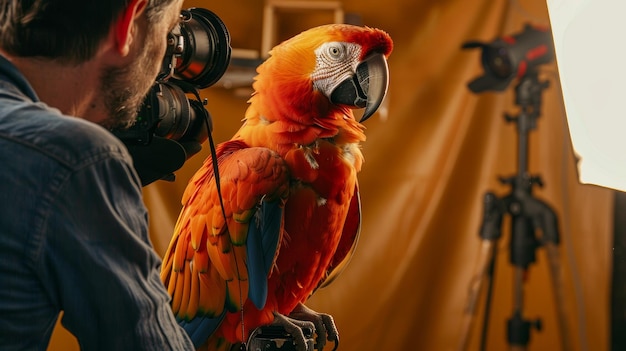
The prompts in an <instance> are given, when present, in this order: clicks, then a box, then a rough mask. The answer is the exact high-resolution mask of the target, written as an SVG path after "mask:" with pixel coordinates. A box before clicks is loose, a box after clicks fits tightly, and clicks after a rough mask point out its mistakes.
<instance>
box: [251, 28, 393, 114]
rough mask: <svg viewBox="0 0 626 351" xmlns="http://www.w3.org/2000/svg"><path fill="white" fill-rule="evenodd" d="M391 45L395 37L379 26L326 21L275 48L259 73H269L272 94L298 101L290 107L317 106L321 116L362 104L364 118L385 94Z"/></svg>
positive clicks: (309, 109) (283, 98) (316, 109)
mask: <svg viewBox="0 0 626 351" xmlns="http://www.w3.org/2000/svg"><path fill="white" fill-rule="evenodd" d="M392 48H393V42H392V40H391V38H390V37H389V35H388V34H387V33H386V32H384V31H382V30H380V29H375V28H369V27H361V26H355V25H348V24H329V25H323V26H319V27H315V28H311V29H309V30H307V31H304V32H302V33H300V34H299V35H297V36H295V37H293V38H291V39H289V40H286V41H285V42H283V43H281V44H280V45H277V46H276V47H274V48H273V49H272V51H271V52H270V54H271V56H270V58H269V59H268V60H267V61H266V62H265V63H264V64H263V65H261V67H259V73H260V74H261V73H264V72H268V73H270V72H271V77H267V78H269V79H270V80H272V82H273V83H272V85H273V86H274V88H275V89H274V92H273V94H275V95H276V96H281V99H282V101H296V103H292V104H291V108H295V109H298V108H302V110H303V111H304V110H308V111H311V110H314V111H318V113H319V115H320V116H318V117H324V115H325V114H327V113H329V111H333V110H341V111H345V110H349V109H353V108H364V109H365V111H364V112H363V115H362V117H361V120H360V122H363V121H365V120H366V119H367V118H369V117H370V116H372V114H374V112H376V110H377V109H378V108H379V107H380V105H381V103H382V101H383V99H384V98H385V95H386V93H387V87H388V85H389V70H388V67H387V57H388V56H389V54H390V53H391V50H392ZM265 65H267V67H263V66H265ZM287 94H288V95H287ZM296 115H300V114H299V113H296ZM350 115H352V114H351V113H350Z"/></svg>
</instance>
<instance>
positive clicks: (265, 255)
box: [246, 201, 283, 309]
mask: <svg viewBox="0 0 626 351" xmlns="http://www.w3.org/2000/svg"><path fill="white" fill-rule="evenodd" d="M282 216H283V207H282V206H281V202H280V201H271V202H265V201H263V202H262V203H261V205H260V207H259V209H258V210H257V212H256V214H255V219H254V220H253V222H252V223H250V226H249V227H248V241H247V249H246V250H247V251H246V253H247V255H248V261H247V265H248V283H249V290H248V298H249V299H250V300H252V303H254V305H255V306H256V307H257V308H258V309H262V308H263V307H264V306H265V302H266V300H267V276H268V275H269V272H270V269H271V268H272V265H273V263H274V257H275V256H276V250H277V248H278V241H279V238H280V224H281V221H282Z"/></svg>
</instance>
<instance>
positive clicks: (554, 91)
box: [50, 0, 613, 351]
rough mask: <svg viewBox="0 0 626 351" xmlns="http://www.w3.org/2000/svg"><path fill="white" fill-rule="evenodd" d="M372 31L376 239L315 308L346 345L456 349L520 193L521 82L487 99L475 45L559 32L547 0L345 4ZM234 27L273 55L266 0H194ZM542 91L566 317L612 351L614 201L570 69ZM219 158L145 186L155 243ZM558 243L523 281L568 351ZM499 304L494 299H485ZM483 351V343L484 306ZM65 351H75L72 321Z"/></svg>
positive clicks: (592, 343) (308, 19) (250, 44)
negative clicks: (496, 203)
mask: <svg viewBox="0 0 626 351" xmlns="http://www.w3.org/2000/svg"><path fill="white" fill-rule="evenodd" d="M341 3H342V4H343V8H344V10H345V11H346V12H352V13H357V14H359V15H360V16H361V19H362V22H363V24H366V25H368V26H372V27H378V28H381V29H384V30H386V31H387V32H389V33H390V35H391V36H392V38H393V39H394V42H395V50H394V52H393V54H392V56H391V58H390V60H389V65H390V72H391V85H390V89H389V96H388V105H387V106H388V111H389V112H388V115H387V116H384V115H380V114H379V115H375V116H374V117H373V118H371V119H370V120H368V121H367V122H366V126H367V131H366V133H367V135H368V139H367V141H366V142H365V143H364V145H363V150H364V154H365V158H366V162H365V164H364V168H363V171H362V172H361V174H360V177H359V179H360V184H361V194H362V201H363V231H362V235H361V241H360V243H359V247H358V249H357V253H356V255H355V257H354V259H353V260H352V262H351V264H350V265H349V266H348V268H347V269H346V271H345V272H344V273H343V275H342V276H340V277H339V279H338V280H337V281H336V282H335V283H333V284H332V285H331V286H329V287H328V288H326V289H323V290H321V291H319V292H318V293H317V294H316V295H315V296H314V297H313V298H312V299H311V300H310V303H309V305H310V306H311V307H313V308H314V309H317V310H319V311H324V312H327V313H330V314H332V315H333V316H334V317H335V320H336V322H337V325H338V327H339V330H340V333H341V347H340V350H341V351H350V350H457V345H458V342H459V339H460V336H461V330H462V329H461V324H462V321H463V318H464V312H463V310H464V307H465V305H466V302H467V298H468V287H469V284H470V280H471V277H472V275H473V274H474V270H475V266H476V263H477V261H478V259H479V258H480V246H481V241H480V238H479V236H478V230H479V227H480V224H481V220H482V211H483V209H482V199H483V195H484V193H485V192H486V191H487V190H492V191H494V192H496V194H498V195H499V196H502V195H505V194H507V193H508V192H509V188H508V187H507V186H504V185H501V184H500V183H499V181H498V176H510V175H514V174H515V172H516V167H517V141H516V140H517V136H516V129H515V125H514V124H508V123H506V122H505V121H504V119H503V118H502V114H503V113H504V112H509V113H513V114H515V113H518V111H519V109H518V107H517V106H515V105H514V93H513V89H512V88H513V86H511V89H508V90H507V91H505V92H502V93H483V94H479V95H476V94H472V93H471V92H470V91H469V90H468V89H467V87H466V83H467V82H468V81H470V80H471V79H473V78H474V77H476V76H477V75H479V74H481V73H482V68H481V67H480V64H479V55H480V54H479V50H471V51H467V50H461V49H460V46H461V44H462V43H463V42H465V41H468V40H474V39H477V40H482V41H491V40H493V39H494V38H496V37H499V36H501V35H503V34H513V33H517V32H519V31H521V29H522V27H523V24H524V23H526V22H531V23H535V24H545V25H547V24H548V14H547V10H546V5H545V2H544V1H543V0H518V1H505V0H469V1H468V0H445V1H444V0H441V1H429V0H387V1H384V2H381V1H371V0H369V1H363V0H360V1H359V0H344V1H341ZM185 5H186V6H198V7H206V8H209V9H211V10H212V11H214V12H216V13H217V14H218V15H219V16H220V17H221V18H222V19H223V20H224V21H225V23H226V25H227V27H228V28H229V30H230V32H231V36H232V45H233V47H236V48H247V49H256V50H258V49H260V43H261V26H262V10H263V2H262V1H260V0H257V1H251V0H230V1H227V2H217V1H215V2H206V1H191V0H187V1H186V3H185ZM319 20H320V18H317V17H316V15H315V14H313V13H311V14H305V16H302V15H301V14H300V15H295V14H294V15H293V16H290V15H289V14H286V15H283V16H281V19H280V21H279V29H280V32H279V36H281V37H286V36H289V35H290V34H294V33H296V32H298V31H300V30H301V29H304V28H306V26H309V25H315V24H320V23H319V22H317V23H315V21H319ZM546 66H547V67H545V69H543V70H542V72H543V73H542V78H543V79H546V80H549V81H550V83H551V84H550V87H549V88H548V89H547V90H545V91H544V93H543V105H542V116H541V117H540V118H539V120H538V124H537V125H538V128H537V129H536V130H534V131H532V132H531V134H530V154H529V171H530V172H531V173H532V174H539V175H541V176H542V179H543V181H544V183H545V186H544V187H543V188H539V187H536V189H535V191H534V194H535V196H536V197H537V198H539V199H541V200H543V201H545V202H547V203H548V204H550V205H551V206H552V207H553V208H554V209H555V210H556V213H557V216H558V218H559V225H560V234H561V239H562V240H561V245H560V246H559V249H560V253H561V259H560V262H561V264H562V272H563V275H564V279H563V288H564V290H565V296H564V303H565V305H566V306H567V319H566V323H567V326H568V327H569V330H570V331H571V335H570V338H571V340H572V343H573V345H574V348H573V349H574V350H577V351H578V350H581V351H582V350H594V351H595V350H608V348H609V330H610V328H609V327H610V325H609V320H610V318H609V307H610V300H609V297H610V270H611V241H612V239H611V236H612V216H613V213H612V192H611V191H609V190H607V189H603V188H599V187H595V186H589V185H581V184H579V183H578V181H577V174H576V164H575V157H574V154H573V151H572V148H571V143H570V140H569V136H568V130H567V121H566V119H565V115H564V109H563V106H562V99H561V96H560V91H559V84H558V80H557V79H556V78H557V75H556V72H557V68H556V65H554V64H553V65H546ZM203 95H204V96H205V97H207V98H208V102H209V104H208V109H209V111H210V112H211V114H212V116H213V120H214V126H215V132H214V136H215V138H216V140H217V141H218V142H219V141H223V140H226V139H228V138H230V136H231V135H232V134H233V133H234V132H235V131H236V129H237V128H238V127H239V124H240V120H241V118H242V117H243V113H244V111H245V109H246V107H247V104H246V98H245V97H240V96H238V95H237V94H234V93H233V91H232V90H228V89H223V88H220V87H212V88H209V89H206V90H205V91H203ZM206 155H208V147H206V145H205V147H204V149H203V151H202V152H201V154H200V155H196V156H194V157H193V158H192V159H191V160H190V161H188V162H187V164H186V165H185V166H184V167H183V169H182V170H180V171H179V172H177V180H176V182H174V183H166V182H157V183H155V184H152V185H150V186H148V187H146V188H145V196H146V204H147V205H148V207H149V210H150V216H151V233H152V238H153V242H154V245H155V248H156V249H157V251H158V252H159V253H161V254H162V253H163V252H164V251H165V249H166V247H167V244H168V241H169V238H170V236H171V232H172V229H173V227H174V223H175V221H176V217H177V216H178V211H179V210H180V198H181V195H182V191H183V189H184V187H185V185H186V183H187V180H188V179H189V178H190V177H191V175H192V174H193V172H194V171H195V170H196V169H197V168H198V167H199V166H200V164H201V163H202V161H203V159H204V158H205V157H206ZM509 226H510V222H509V221H508V220H505V222H504V224H503V230H504V231H503V236H502V239H500V240H499V242H498V248H499V254H498V255H497V261H496V276H495V285H494V295H493V304H492V315H491V318H490V329H489V338H488V342H487V346H488V347H487V349H488V350H503V349H506V347H507V342H506V320H507V319H508V318H509V317H510V316H511V314H512V297H513V286H512V285H513V275H512V271H513V270H512V266H511V265H510V264H509V261H508V246H509V238H510V230H509ZM549 278H550V274H549V270H548V265H547V255H546V252H545V250H544V249H543V248H540V249H538V251H537V263H536V264H534V265H532V266H531V268H530V270H529V277H528V280H527V282H526V284H525V285H524V288H525V290H524V292H525V300H524V303H525V305H524V317H527V318H531V319H534V318H537V317H540V318H541V319H542V321H543V331H541V332H536V331H533V332H532V333H531V341H530V344H529V348H528V350H531V351H532V350H561V346H560V341H559V340H560V335H559V332H558V328H557V315H556V307H555V306H556V304H555V300H554V298H553V295H552V291H553V287H552V285H551V283H550V279H549ZM481 301H484V296H482V297H481ZM478 311H479V313H478V314H477V316H476V318H475V319H474V327H473V328H472V330H471V334H470V340H469V347H468V350H477V349H478V342H479V339H480V326H481V322H482V313H480V311H482V304H481V305H479V306H478ZM58 329H59V330H57V331H56V332H55V335H54V337H53V340H52V343H51V347H50V349H51V350H68V349H72V348H74V349H76V346H75V341H73V340H72V337H71V336H68V335H67V332H64V331H63V330H61V328H58Z"/></svg>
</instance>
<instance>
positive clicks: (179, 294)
mask: <svg viewBox="0 0 626 351" xmlns="http://www.w3.org/2000/svg"><path fill="white" fill-rule="evenodd" d="M174 277H175V278H176V282H175V286H174V287H173V292H170V296H172V311H173V312H174V314H176V315H178V311H179V310H180V304H181V302H182V298H183V283H184V281H185V274H184V273H183V272H179V273H175V274H174Z"/></svg>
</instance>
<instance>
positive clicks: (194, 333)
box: [176, 309, 226, 349]
mask: <svg viewBox="0 0 626 351" xmlns="http://www.w3.org/2000/svg"><path fill="white" fill-rule="evenodd" d="M225 315H226V309H224V312H222V314H221V315H220V316H218V317H216V318H209V317H196V318H194V319H192V320H191V321H186V320H184V319H182V318H176V320H177V321H178V324H179V325H180V326H181V327H183V329H185V332H187V335H189V338H190V339H191V342H193V346H194V347H195V348H196V349H197V348H198V347H200V346H201V345H202V344H204V343H205V342H206V341H207V339H208V338H209V336H211V334H213V332H215V330H216V329H217V327H219V326H220V324H221V323H222V320H223V319H224V316H225Z"/></svg>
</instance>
